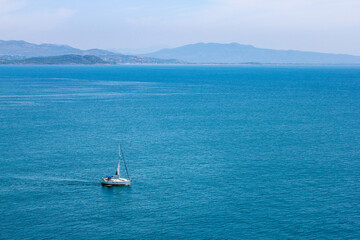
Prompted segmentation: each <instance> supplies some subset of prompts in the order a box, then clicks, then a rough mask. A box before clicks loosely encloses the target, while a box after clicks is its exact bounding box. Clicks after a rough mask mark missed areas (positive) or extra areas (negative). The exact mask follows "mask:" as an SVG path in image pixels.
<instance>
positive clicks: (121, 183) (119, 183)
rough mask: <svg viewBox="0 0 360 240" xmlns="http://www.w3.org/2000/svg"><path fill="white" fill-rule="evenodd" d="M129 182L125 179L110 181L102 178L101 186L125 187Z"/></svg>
mask: <svg viewBox="0 0 360 240" xmlns="http://www.w3.org/2000/svg"><path fill="white" fill-rule="evenodd" d="M130 182H131V180H129V179H125V178H112V179H110V180H108V179H106V178H102V181H101V184H102V185H104V186H126V185H130Z"/></svg>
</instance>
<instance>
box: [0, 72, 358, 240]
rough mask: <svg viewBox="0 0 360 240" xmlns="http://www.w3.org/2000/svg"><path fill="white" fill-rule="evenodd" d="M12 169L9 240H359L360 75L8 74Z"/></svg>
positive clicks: (4, 75)
mask: <svg viewBox="0 0 360 240" xmlns="http://www.w3.org/2000/svg"><path fill="white" fill-rule="evenodd" d="M118 140H121V141H122V145H123V150H124V153H125V157H126V159H127V163H128V169H129V172H130V176H131V178H132V179H133V184H132V186H130V187H120V188H108V187H102V186H101V185H100V181H99V180H100V177H101V176H104V175H107V174H114V173H115V168H116V164H117V141H118ZM0 167H1V173H0V212H1V219H0V238H1V239H70V238H71V239H359V238H360V204H359V203H360V185H359V182H360V67H300V66H298V67H275V66H267V67H260V66H259V67H258V66H249V67H248V66H90V67H86V66H1V67H0Z"/></svg>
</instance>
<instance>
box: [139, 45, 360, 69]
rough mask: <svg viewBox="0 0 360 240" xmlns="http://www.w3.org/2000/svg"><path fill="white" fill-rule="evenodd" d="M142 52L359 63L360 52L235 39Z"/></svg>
mask: <svg viewBox="0 0 360 240" xmlns="http://www.w3.org/2000/svg"><path fill="white" fill-rule="evenodd" d="M143 55H144V56H148V57H155V58H166V59H179V60H183V61H186V62H191V63H279V64H286V63H290V64H291V63H294V64H302V63H303V64H360V56H352V55H346V54H328V53H317V52H304V51H294V50H271V49H262V48H256V47H254V46H251V45H242V44H238V43H230V44H219V43H196V44H189V45H185V46H182V47H178V48H172V49H163V50H160V51H157V52H153V53H148V54H143Z"/></svg>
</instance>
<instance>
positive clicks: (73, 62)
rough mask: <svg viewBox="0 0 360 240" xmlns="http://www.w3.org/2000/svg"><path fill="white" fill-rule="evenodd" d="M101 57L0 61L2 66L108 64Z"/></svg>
mask: <svg viewBox="0 0 360 240" xmlns="http://www.w3.org/2000/svg"><path fill="white" fill-rule="evenodd" d="M108 63H109V62H107V61H104V60H103V59H101V58H100V57H97V56H93V55H74V54H69V55H60V56H45V57H32V58H26V59H22V60H8V61H0V64H64V65H78V64H81V65H83V64H87V65H88V64H108Z"/></svg>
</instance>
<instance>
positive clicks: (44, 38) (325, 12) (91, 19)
mask: <svg viewBox="0 0 360 240" xmlns="http://www.w3.org/2000/svg"><path fill="white" fill-rule="evenodd" d="M0 39H1V40H25V41H28V42H33V43H56V44H67V45H71V46H73V47H77V48H80V49H90V48H102V49H133V50H134V51H136V50H138V51H139V49H140V50H143V51H145V52H146V50H148V51H150V50H155V49H160V48H164V47H177V46H181V45H185V44H190V43H197V42H218V43H231V42H238V43H240V44H251V45H254V46H256V47H260V48H271V49H285V50H286V49H294V50H304V51H317V52H325V53H346V54H352V55H359V56H360V44H359V43H360V0H181V1H180V0H178V1H175V0H61V1H51V0H0Z"/></svg>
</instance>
